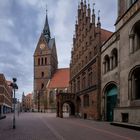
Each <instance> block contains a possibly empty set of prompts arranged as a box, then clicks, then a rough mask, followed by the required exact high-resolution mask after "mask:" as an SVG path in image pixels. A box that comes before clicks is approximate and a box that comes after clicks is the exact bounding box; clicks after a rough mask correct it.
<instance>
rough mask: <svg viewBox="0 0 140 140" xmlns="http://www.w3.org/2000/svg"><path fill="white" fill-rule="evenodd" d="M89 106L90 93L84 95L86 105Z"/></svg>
mask: <svg viewBox="0 0 140 140" xmlns="http://www.w3.org/2000/svg"><path fill="white" fill-rule="evenodd" d="M88 106H89V95H88V94H87V95H84V107H88Z"/></svg>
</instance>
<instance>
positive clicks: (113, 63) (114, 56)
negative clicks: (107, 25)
mask: <svg viewBox="0 0 140 140" xmlns="http://www.w3.org/2000/svg"><path fill="white" fill-rule="evenodd" d="M111 55H112V60H111V62H110V63H111V64H110V65H111V68H112V69H113V68H115V67H117V65H118V51H117V49H116V48H114V49H113V50H112V52H111Z"/></svg>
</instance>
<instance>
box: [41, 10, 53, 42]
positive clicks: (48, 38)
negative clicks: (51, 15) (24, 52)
mask: <svg viewBox="0 0 140 140" xmlns="http://www.w3.org/2000/svg"><path fill="white" fill-rule="evenodd" d="M43 34H44V36H45V38H46V40H47V42H49V40H50V38H51V34H50V28H49V23H48V15H47V9H46V20H45V25H44V29H43Z"/></svg>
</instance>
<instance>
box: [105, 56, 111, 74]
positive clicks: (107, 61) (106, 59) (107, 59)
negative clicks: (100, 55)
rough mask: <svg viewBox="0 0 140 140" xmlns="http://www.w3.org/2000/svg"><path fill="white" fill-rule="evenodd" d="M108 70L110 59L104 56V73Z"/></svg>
mask: <svg viewBox="0 0 140 140" xmlns="http://www.w3.org/2000/svg"><path fill="white" fill-rule="evenodd" d="M109 70H110V59H109V56H108V55H106V56H105V57H104V73H106V72H108V71H109Z"/></svg>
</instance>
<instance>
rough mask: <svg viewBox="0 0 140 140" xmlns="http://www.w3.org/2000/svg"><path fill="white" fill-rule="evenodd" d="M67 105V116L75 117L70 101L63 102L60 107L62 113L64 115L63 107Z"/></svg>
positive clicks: (73, 106) (73, 107)
mask: <svg viewBox="0 0 140 140" xmlns="http://www.w3.org/2000/svg"><path fill="white" fill-rule="evenodd" d="M65 104H67V105H68V110H67V111H68V113H69V116H74V115H75V105H74V103H73V102H71V101H65V102H64V103H63V105H62V111H63V113H64V105H65Z"/></svg>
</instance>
